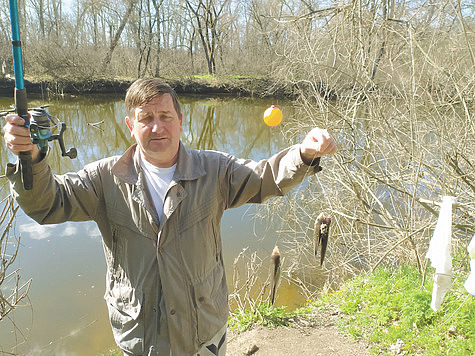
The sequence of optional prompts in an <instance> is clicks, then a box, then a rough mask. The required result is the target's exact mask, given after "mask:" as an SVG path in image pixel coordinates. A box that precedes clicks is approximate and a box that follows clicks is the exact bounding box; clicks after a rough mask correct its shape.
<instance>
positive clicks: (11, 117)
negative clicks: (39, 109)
mask: <svg viewBox="0 0 475 356" xmlns="http://www.w3.org/2000/svg"><path fill="white" fill-rule="evenodd" d="M5 121H6V122H8V123H10V124H12V125H17V126H23V125H25V120H24V119H23V118H22V117H21V116H18V115H16V114H8V115H7V116H5Z"/></svg>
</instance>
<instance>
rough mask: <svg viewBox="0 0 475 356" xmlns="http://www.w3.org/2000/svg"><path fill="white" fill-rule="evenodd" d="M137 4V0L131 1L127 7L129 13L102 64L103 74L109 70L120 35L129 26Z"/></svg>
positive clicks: (126, 14) (125, 16)
mask: <svg viewBox="0 0 475 356" xmlns="http://www.w3.org/2000/svg"><path fill="white" fill-rule="evenodd" d="M136 3H137V0H129V6H128V7H127V11H126V12H125V15H124V17H123V18H122V21H121V23H120V26H119V28H118V29H117V32H116V33H115V36H114V38H113V39H112V42H111V45H110V48H109V51H108V52H107V54H106V57H105V58H104V61H103V62H102V72H103V73H104V72H105V71H106V70H107V67H108V66H109V64H110V62H111V59H112V53H113V52H114V49H115V48H116V47H117V44H118V43H119V39H120V35H121V34H122V31H123V30H124V27H125V25H126V24H127V21H128V20H129V17H130V14H131V13H132V10H133V8H134V6H135V4H136Z"/></svg>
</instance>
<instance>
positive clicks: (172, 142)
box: [125, 93, 183, 168]
mask: <svg viewBox="0 0 475 356" xmlns="http://www.w3.org/2000/svg"><path fill="white" fill-rule="evenodd" d="M182 119H183V115H180V117H178V114H177V112H176V111H175V107H174V106H173V100H172V97H171V95H170V94H168V93H166V94H163V95H159V96H156V97H155V98H153V99H152V100H151V101H149V102H148V103H147V104H145V105H143V106H139V107H137V108H135V113H134V117H133V118H131V117H128V116H127V117H126V118H125V122H126V123H127V126H128V127H129V129H130V133H131V135H132V137H133V138H135V141H137V144H138V146H139V148H140V150H141V152H142V154H143V157H144V158H145V159H146V160H147V161H148V162H150V163H152V164H153V165H155V166H157V167H161V168H166V167H171V166H172V165H174V164H175V163H176V160H177V158H178V147H179V144H180V133H181V131H182V127H181V125H182Z"/></svg>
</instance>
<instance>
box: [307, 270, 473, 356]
mask: <svg viewBox="0 0 475 356" xmlns="http://www.w3.org/2000/svg"><path fill="white" fill-rule="evenodd" d="M464 280H465V278H460V277H455V280H454V284H453V286H452V288H451V290H450V291H449V292H448V293H447V295H446V297H445V299H444V302H443V304H442V306H441V307H440V308H439V309H438V310H437V311H433V310H432V309H431V307H430V302H431V296H432V279H431V278H429V279H428V280H426V282H425V283H424V285H422V277H421V276H420V274H419V273H418V272H417V271H416V270H415V269H413V268H410V267H400V268H399V269H397V270H391V269H383V268H382V269H378V270H376V271H375V272H374V273H373V274H371V275H360V276H357V277H355V278H354V279H352V280H350V281H348V282H346V283H345V284H344V285H343V286H342V287H341V288H340V289H339V290H338V291H336V292H331V293H329V294H327V295H326V296H324V297H322V299H320V300H319V301H317V302H315V304H314V305H315V306H318V307H326V306H329V305H332V306H333V307H334V306H335V305H336V306H338V307H339V309H340V311H341V313H342V314H343V318H341V319H340V323H339V327H340V328H341V329H342V330H344V331H345V332H347V333H349V334H350V335H352V336H353V337H354V338H357V339H358V338H363V339H365V340H367V341H370V342H371V343H373V345H375V346H374V348H373V349H374V351H375V352H381V351H382V352H387V351H388V350H389V349H390V347H391V345H394V344H396V342H399V343H400V344H401V345H403V346H402V350H403V351H405V352H407V353H409V354H424V355H442V354H447V355H474V354H475V298H474V297H473V296H471V295H470V294H468V293H467V292H466V291H465V289H464V288H463V282H464ZM401 341H402V342H401Z"/></svg>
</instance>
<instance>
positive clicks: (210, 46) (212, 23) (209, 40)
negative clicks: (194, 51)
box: [186, 0, 229, 75]
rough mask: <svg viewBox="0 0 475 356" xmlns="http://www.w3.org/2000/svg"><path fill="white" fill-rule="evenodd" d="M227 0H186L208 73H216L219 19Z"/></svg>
mask: <svg viewBox="0 0 475 356" xmlns="http://www.w3.org/2000/svg"><path fill="white" fill-rule="evenodd" d="M228 2H229V0H224V1H223V0H222V1H218V0H204V1H203V0H197V1H193V0H186V5H187V7H188V9H189V10H190V11H191V12H192V14H193V18H194V21H195V28H196V31H197V33H198V35H199V37H200V40H201V45H202V47H203V50H204V53H205V57H206V62H207V64H208V74H211V75H213V74H216V49H217V46H218V43H219V41H220V36H221V31H223V30H224V29H222V28H220V21H221V17H222V15H223V12H224V10H225V8H226V6H227V5H228Z"/></svg>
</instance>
